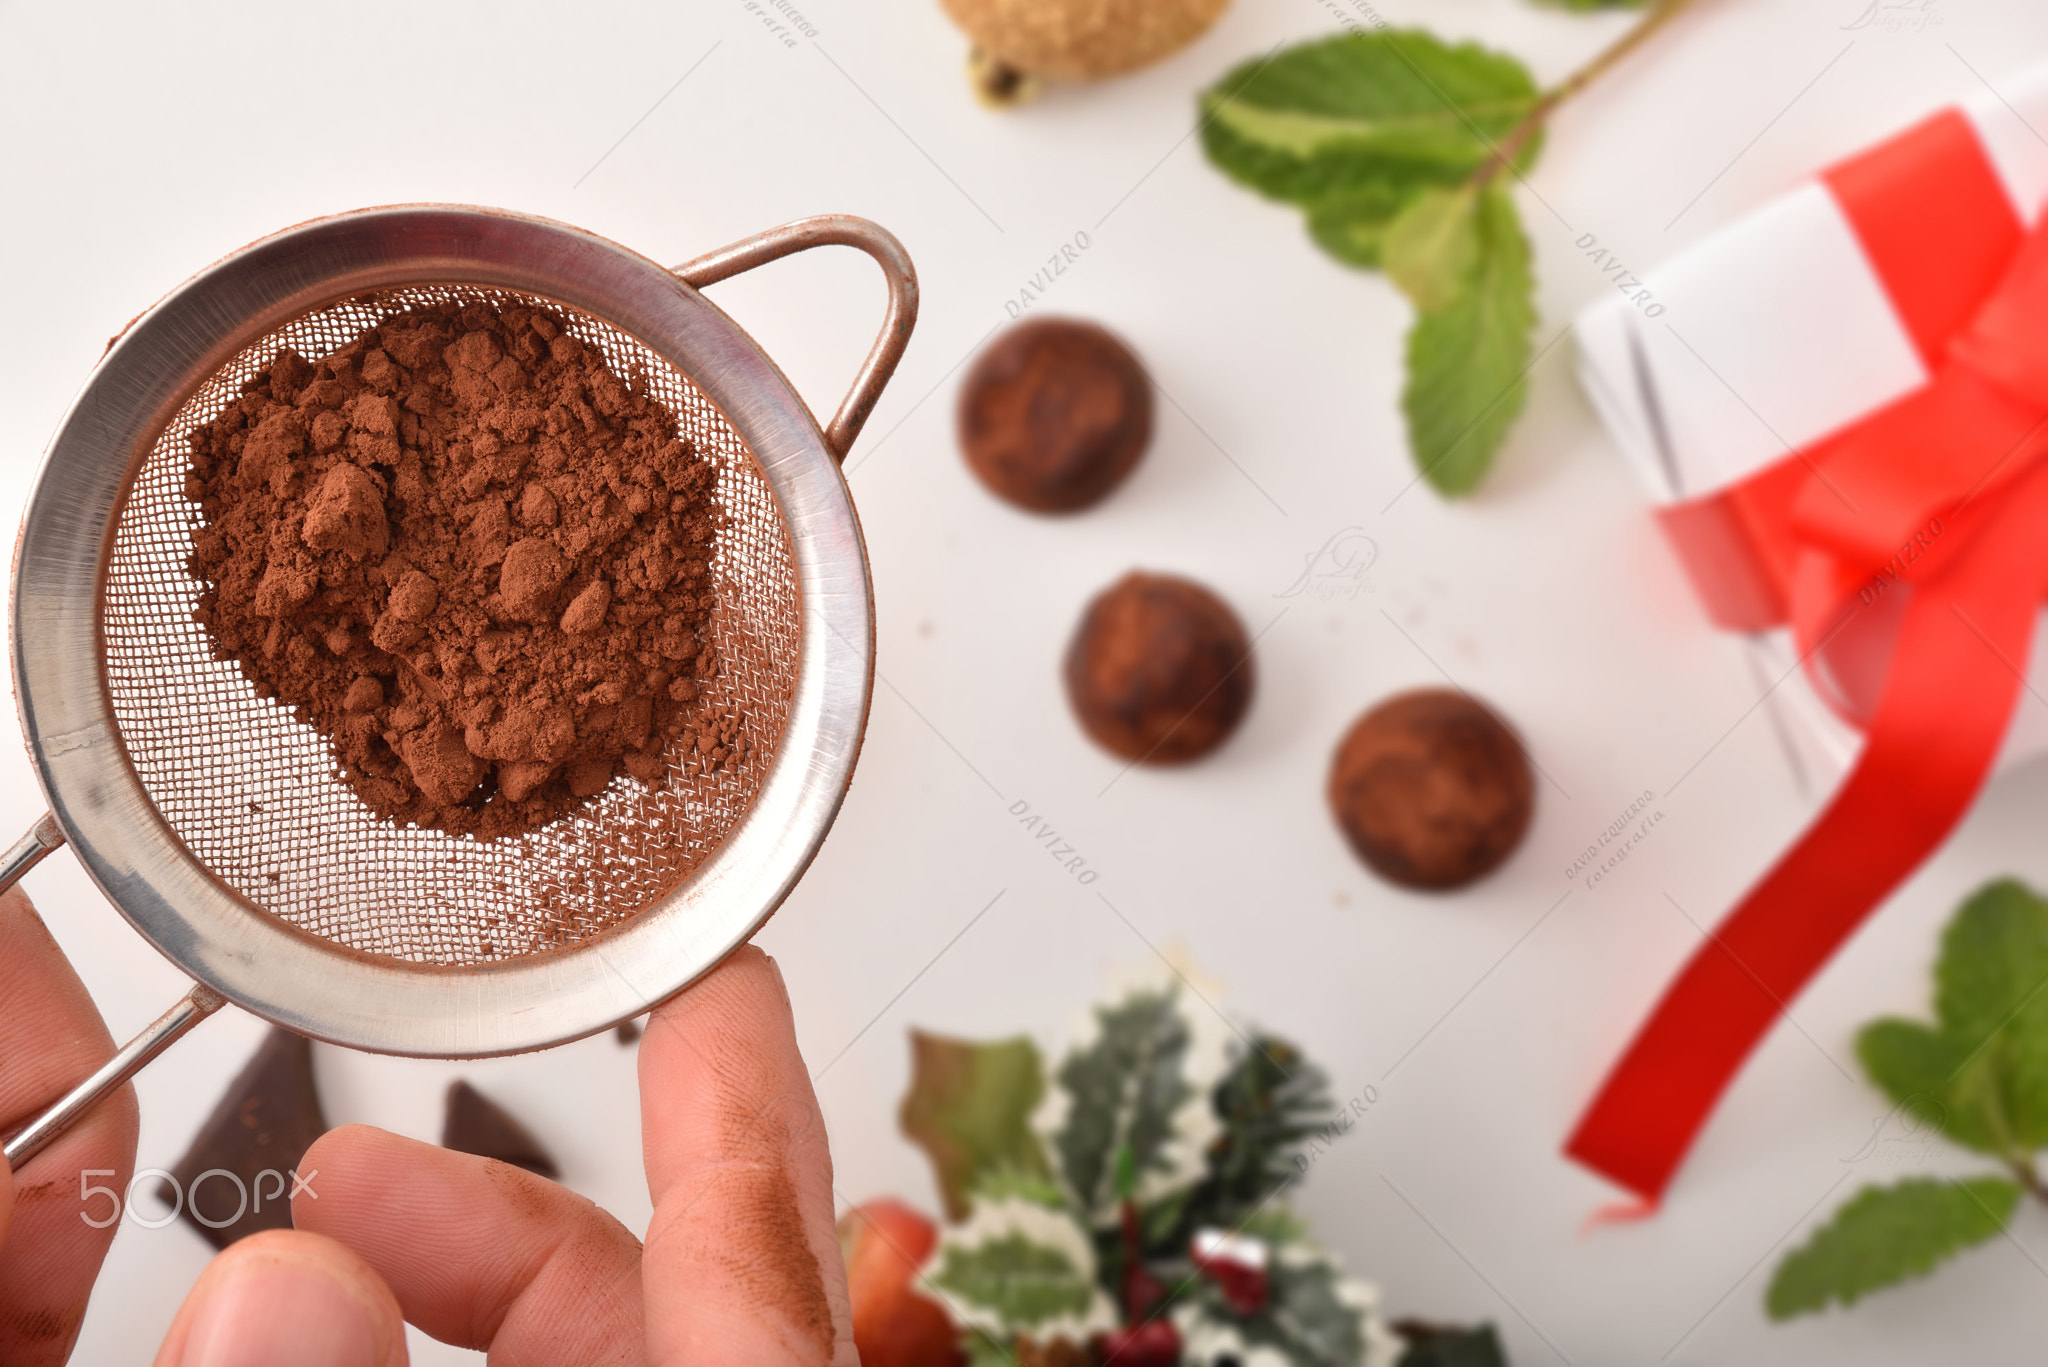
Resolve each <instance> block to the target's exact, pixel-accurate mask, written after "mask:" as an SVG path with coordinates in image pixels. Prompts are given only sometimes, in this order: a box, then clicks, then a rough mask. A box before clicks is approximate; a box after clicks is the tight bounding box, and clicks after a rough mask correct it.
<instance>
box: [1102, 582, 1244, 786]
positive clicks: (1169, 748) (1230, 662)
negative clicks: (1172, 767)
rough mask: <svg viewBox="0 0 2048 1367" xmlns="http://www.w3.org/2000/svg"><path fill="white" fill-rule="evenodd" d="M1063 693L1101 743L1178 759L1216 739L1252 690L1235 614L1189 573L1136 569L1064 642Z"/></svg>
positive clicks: (1119, 750) (1154, 758) (1161, 760)
mask: <svg viewBox="0 0 2048 1367" xmlns="http://www.w3.org/2000/svg"><path fill="white" fill-rule="evenodd" d="M1066 682H1067V700H1068V701H1069V702H1070V703H1071V704H1072V705H1073V708H1074V715H1075V716H1077V717H1078V718H1080V721H1081V725H1082V727H1083V728H1084V729H1085V730H1086V731H1087V732H1088V734H1089V736H1090V737H1091V738H1093V740H1094V741H1095V743H1096V744H1097V745H1100V746H1101V747H1102V748H1103V749H1105V750H1108V751H1110V752H1112V753H1114V754H1118V755H1122V756H1123V757H1124V758H1125V759H1129V760H1136V761H1139V762H1142V763H1147V764H1177V763H1180V762H1182V761H1184V760H1191V759H1196V758H1199V757H1200V756H1202V755H1206V754H1208V753H1209V752H1210V751H1211V750H1214V749H1215V748H1216V747H1217V746H1219V745H1221V744H1222V743H1223V742H1224V741H1225V740H1226V739H1227V738H1228V737H1229V736H1230V733H1231V732H1232V731H1234V730H1236V729H1237V724H1238V722H1240V721H1242V720H1243V719H1244V714H1245V711H1246V709H1247V708H1249V707H1250V706H1251V699H1252V659H1251V644H1250V642H1249V641H1247V640H1246V639H1245V633H1244V625H1243V623H1241V622H1239V621H1238V620H1237V614H1236V613H1234V612H1232V611H1231V610H1230V608H1229V607H1228V606H1227V605H1226V604H1225V603H1224V602H1223V600H1222V599H1220V598H1218V597H1217V596H1216V595H1215V594H1213V593H1211V592H1209V590H1207V589H1205V588H1203V587H1202V586H1201V585H1200V584H1197V583H1194V582H1193V581H1192V580H1187V579H1180V578H1176V577H1174V576H1172V575H1165V574H1147V573H1145V572H1144V571H1142V570H1133V571H1132V572H1131V573H1129V574H1127V575H1125V576H1124V577H1123V578H1122V579H1119V580H1118V581H1117V582H1116V583H1114V584H1112V585H1110V586H1109V587H1108V588H1107V589H1104V590H1103V591H1102V592H1101V593H1100V594H1098V595H1097V596H1096V598H1095V601H1093V602H1092V603H1090V604H1089V605H1088V610H1087V611H1086V612H1085V613H1084V614H1083V615H1082V617H1081V625H1080V626H1079V627H1078V628H1076V630H1075V632H1074V639H1073V641H1072V642H1071V643H1070V644H1069V645H1068V646H1067V660H1066Z"/></svg>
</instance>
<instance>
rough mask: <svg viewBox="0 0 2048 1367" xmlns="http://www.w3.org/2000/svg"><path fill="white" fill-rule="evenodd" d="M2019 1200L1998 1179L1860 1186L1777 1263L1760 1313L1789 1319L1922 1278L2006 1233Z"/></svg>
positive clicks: (2013, 1189)
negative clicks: (2006, 1225)
mask: <svg viewBox="0 0 2048 1367" xmlns="http://www.w3.org/2000/svg"><path fill="white" fill-rule="evenodd" d="M2019 1199H2020V1189H2019V1187H2017V1186H2016V1185H2014V1184H2013V1183H2011V1182H2009V1181H2007V1180H2005V1179H2004V1178H2002V1177H1978V1178H1973V1179H1971V1180H1970V1181H1967V1182H1947V1181H1939V1180H1936V1179H1934V1178H1929V1177H1916V1178H1910V1179H1908V1180H1907V1181H1904V1182H1900V1183H1899V1184H1898V1185H1896V1186H1891V1187H1866V1188H1864V1189H1863V1190H1862V1191H1861V1192H1858V1193H1857V1195H1856V1197H1855V1199H1853V1200H1851V1201H1850V1202H1849V1204H1848V1205H1846V1206H1843V1207H1842V1209H1841V1210H1839V1211H1838V1212H1836V1214H1835V1218H1834V1219H1833V1220H1832V1221H1830V1222H1829V1223H1828V1224H1826V1225H1824V1226H1822V1227H1821V1228H1820V1229H1819V1230H1818V1231H1817V1232H1816V1233H1815V1234H1814V1236H1813V1237H1812V1238H1811V1239H1809V1240H1807V1242H1806V1243H1805V1245H1804V1246H1802V1247H1800V1248H1797V1249H1794V1250H1793V1251H1792V1252H1791V1253H1789V1254H1787V1255H1786V1257H1785V1259H1784V1261H1783V1262H1781V1263H1779V1264H1778V1271H1777V1275H1775V1276H1774V1277H1772V1278H1771V1287H1770V1291H1769V1292H1768V1293H1767V1295H1766V1296H1765V1299H1764V1304H1765V1308H1766V1309H1767V1310H1768V1311H1769V1312H1770V1316H1771V1318H1772V1319H1774V1320H1785V1319H1791V1318H1792V1317H1793V1316H1795V1315H1805V1314H1811V1313H1813V1312H1815V1311H1819V1310H1824V1309H1826V1308H1827V1305H1828V1302H1830V1301H1839V1302H1840V1303H1841V1304H1843V1305H1845V1306H1846V1305H1854V1304H1855V1303H1856V1302H1857V1301H1858V1300H1860V1299H1861V1298H1862V1297H1864V1296H1866V1295H1868V1294H1870V1293H1871V1292H1872V1291H1878V1290H1882V1289H1883V1288H1885V1287H1888V1286H1896V1285H1898V1284H1899V1283H1900V1282H1903V1281H1908V1280H1910V1279H1912V1278H1914V1277H1924V1276H1926V1275H1927V1274H1928V1273H1929V1272H1930V1271H1932V1270H1933V1269H1934V1268H1935V1266H1936V1265H1937V1264H1939V1263H1941V1262H1943V1261H1945V1260H1947V1259H1949V1258H1952V1257H1954V1256H1955V1255H1956V1254H1958V1253H1960V1252H1962V1251H1963V1250H1964V1249H1966V1248H1970V1247H1972V1246H1974V1245H1976V1244H1981V1243H1983V1242H1984V1241H1985V1240H1987V1239H1989V1238H1991V1237H1992V1236H1993V1235H1995V1234H1997V1233H1998V1232H1999V1231H2000V1230H2002V1229H2004V1228H2005V1222H2006V1221H2007V1220H2009V1219H2010V1218H2012V1212H2013V1208H2014V1207H2015V1206H2016V1205H2018V1204H2019Z"/></svg>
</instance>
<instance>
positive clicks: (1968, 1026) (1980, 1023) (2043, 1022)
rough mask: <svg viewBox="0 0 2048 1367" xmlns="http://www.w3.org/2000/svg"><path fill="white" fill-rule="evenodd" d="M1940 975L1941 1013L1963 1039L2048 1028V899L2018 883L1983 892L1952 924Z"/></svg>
mask: <svg viewBox="0 0 2048 1367" xmlns="http://www.w3.org/2000/svg"><path fill="white" fill-rule="evenodd" d="M1934 978H1935V993H1934V1011H1935V1015H1936V1017H1938V1018H1939V1019H1940V1021H1941V1027H1942V1030H1943V1032H1944V1033H1946V1034H1949V1035H1952V1036H1953V1037H1955V1038H1956V1039H1957V1040H1959V1041H1968V1042H1970V1043H1971V1044H1976V1043H1979V1042H1981V1041H1983V1040H1984V1039H1985V1038H1986V1037H1988V1036H1989V1035H1990V1034H1991V1033H1992V1032H1993V1031H1997V1030H2000V1029H2001V1028H2004V1027H2007V1026H2011V1027H2013V1028H2015V1029H2023V1028H2033V1029H2042V1028H2048V902H2043V901H2042V900H2041V899H2040V898H2039V897H2037V896H2035V895H2034V893H2033V892H2032V891H2031V890H2029V889H2028V888H2027V887H2026V886H2025V885H2024V884H2022V883H2019V882H2017V881H2015V880H2013V879H2010V878H2003V879H2000V880H1998V881H1997V882H1995V883H1990V884H1987V885H1986V886H1985V887H1983V888H1981V889H1979V890H1978V891H1977V892H1976V893H1975V894H1974V895H1972V896H1971V898H1970V900H1969V901H1967V902H1965V903H1963V905H1962V907H1961V908H1960V909H1958V910H1957V912H1956V915H1955V919H1954V920H1953V921H1951V922H1949V926H1948V930H1947V932H1946V933H1944V934H1943V936H1942V942H1941V961H1940V963H1939V964H1938V965H1937V966H1936V967H1935V971H1934Z"/></svg>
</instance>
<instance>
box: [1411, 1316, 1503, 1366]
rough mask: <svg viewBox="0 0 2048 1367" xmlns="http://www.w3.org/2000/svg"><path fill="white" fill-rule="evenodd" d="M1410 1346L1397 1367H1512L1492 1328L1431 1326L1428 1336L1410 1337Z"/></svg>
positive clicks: (1412, 1334) (1421, 1334)
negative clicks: (1443, 1327) (1444, 1327)
mask: <svg viewBox="0 0 2048 1367" xmlns="http://www.w3.org/2000/svg"><path fill="white" fill-rule="evenodd" d="M1395 1327H1396V1328H1397V1329H1400V1328H1402V1327H1403V1326H1401V1325H1398V1324H1397V1325H1396V1326H1395ZM1407 1343H1408V1346H1407V1348H1405V1349H1404V1350H1403V1351H1402V1353H1401V1358H1400V1361H1399V1363H1398V1364H1396V1367H1508V1356H1507V1353H1506V1352H1505V1351H1503V1350H1502V1348H1501V1346H1500V1335H1499V1334H1497V1333H1495V1332H1494V1328H1493V1326H1492V1325H1490V1324H1482V1325H1480V1326H1479V1327H1478V1328H1477V1329H1438V1328H1436V1327H1435V1326H1431V1327H1430V1328H1429V1330H1428V1331H1427V1332H1424V1333H1410V1334H1409V1335H1408V1337H1407Z"/></svg>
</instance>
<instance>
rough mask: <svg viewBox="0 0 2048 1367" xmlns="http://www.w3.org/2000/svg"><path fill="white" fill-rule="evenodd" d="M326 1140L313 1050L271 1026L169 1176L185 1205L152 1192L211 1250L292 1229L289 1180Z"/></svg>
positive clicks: (167, 1190) (160, 1187)
mask: <svg viewBox="0 0 2048 1367" xmlns="http://www.w3.org/2000/svg"><path fill="white" fill-rule="evenodd" d="M326 1132H327V1120H326V1118H325V1117H324V1116H322V1115H321V1114H320V1097H319V1094H318V1093H317V1092H315V1091H314V1089H313V1046H312V1045H311V1044H310V1043H309V1042H308V1041H307V1040H306V1039H305V1038H304V1037H303V1036H300V1035H295V1034H293V1033H292V1032H291V1031H289V1030H284V1029H280V1028H279V1027H276V1026H272V1027H271V1030H270V1034H269V1035H268V1036H266V1037H265V1039H264V1041H263V1043H262V1045H261V1046H260V1047H259V1048H258V1049H257V1050H256V1053H255V1054H254V1056H252V1057H251V1058H250V1060H249V1063H248V1066H246V1067H245V1068H243V1069H242V1071H241V1072H240V1073H239V1074H237V1075H236V1077H235V1080H234V1081H233V1082H231V1083H229V1084H228V1090H227V1093H226V1095H224V1096H223V1097H221V1099H220V1104H219V1105H217V1106H215V1107H214V1108H213V1114H212V1115H211V1116H208V1117H207V1120H206V1123H205V1124H204V1125H202V1126H200V1128H199V1135H198V1137H197V1138H196V1139H194V1140H193V1141H192V1147H191V1149H190V1150H189V1151H187V1153H186V1154H185V1156H184V1157H183V1158H181V1159H179V1160H178V1163H177V1166H176V1167H174V1168H172V1169H171V1177H172V1178H173V1180H175V1181H176V1183H177V1192H179V1193H182V1194H183V1198H184V1199H183V1201H182V1203H177V1202H176V1194H175V1193H173V1191H172V1190H171V1187H170V1184H169V1183H158V1184H157V1196H158V1197H159V1199H161V1200H162V1201H163V1202H164V1203H165V1204H166V1205H170V1204H173V1203H177V1204H178V1213H179V1216H180V1217H181V1218H182V1219H183V1220H184V1221H185V1222H186V1223H187V1224H189V1225H191V1226H192V1228H194V1229H196V1230H198V1231H199V1233H200V1234H201V1236H203V1237H204V1238H205V1239H206V1240H207V1242H209V1243H211V1244H212V1245H213V1246H214V1247H215V1248H226V1247H227V1246H228V1245H229V1244H231V1243H233V1242H234V1241H235V1240H237V1239H240V1238H242V1237H244V1236H245V1235H250V1234H254V1233H256V1232H257V1231H259V1230H265V1229H290V1228H291V1227H292V1207H291V1192H292V1187H293V1186H294V1181H293V1172H294V1170H295V1169H297V1168H298V1166H299V1160H300V1159H301V1158H303V1157H305V1153H306V1150H307V1149H308V1148H310V1147H312V1144H313V1141H314V1140H316V1139H318V1138H319V1137H320V1136H321V1135H323V1134H325V1133H326ZM238 1212H239V1213H238Z"/></svg>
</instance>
